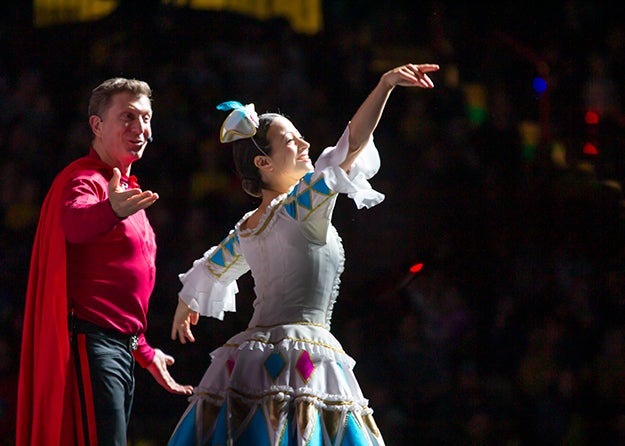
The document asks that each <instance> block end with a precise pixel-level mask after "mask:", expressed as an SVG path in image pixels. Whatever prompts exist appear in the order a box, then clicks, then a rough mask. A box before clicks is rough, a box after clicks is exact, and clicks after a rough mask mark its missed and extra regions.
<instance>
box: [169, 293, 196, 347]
mask: <svg viewBox="0 0 625 446" xmlns="http://www.w3.org/2000/svg"><path fill="white" fill-rule="evenodd" d="M199 318H200V315H199V313H198V312H197V311H193V310H192V309H191V308H189V306H188V305H187V304H186V303H185V302H184V301H183V300H182V299H180V298H178V306H177V307H176V313H175V314H174V321H173V323H172V325H171V339H172V340H174V341H175V340H176V338H179V339H180V343H181V344H186V343H187V339H188V340H189V341H190V342H195V338H194V337H193V333H192V332H191V325H197V322H198V320H199Z"/></svg>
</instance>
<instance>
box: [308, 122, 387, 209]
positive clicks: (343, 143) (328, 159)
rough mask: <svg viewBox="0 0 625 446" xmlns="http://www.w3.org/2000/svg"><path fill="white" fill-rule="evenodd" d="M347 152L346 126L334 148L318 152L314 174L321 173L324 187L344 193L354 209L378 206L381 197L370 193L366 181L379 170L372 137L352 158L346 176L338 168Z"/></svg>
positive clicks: (374, 192) (378, 159)
mask: <svg viewBox="0 0 625 446" xmlns="http://www.w3.org/2000/svg"><path fill="white" fill-rule="evenodd" d="M348 149H349V126H347V127H346V128H345V131H344V132H343V135H342V136H341V138H340V139H339V141H338V142H337V143H336V146H334V147H328V148H326V149H325V150H324V151H323V152H322V153H321V155H320V156H319V158H318V159H317V162H316V163H315V171H323V174H324V179H325V182H326V184H327V185H328V187H329V188H330V189H331V190H333V191H335V192H339V193H343V194H347V196H348V197H349V198H351V199H352V200H354V203H356V206H357V207H358V209H361V208H362V207H367V208H370V207H372V206H375V205H376V204H379V203H381V202H382V201H383V200H384V195H383V194H381V193H380V192H378V191H376V190H374V189H373V188H372V187H371V184H369V181H368V180H369V179H370V178H372V177H373V176H374V175H375V174H376V173H377V172H378V170H379V169H380V155H379V154H378V150H377V148H376V147H375V144H374V143H373V137H372V138H371V139H370V140H369V141H368V142H367V143H366V145H365V147H364V148H363V150H362V152H361V153H360V154H359V155H358V157H357V158H356V161H355V162H354V165H353V166H352V168H351V170H350V172H349V174H348V173H347V172H345V171H344V170H343V169H342V168H341V167H340V164H341V163H342V162H343V161H344V160H345V157H346V155H347V151H348Z"/></svg>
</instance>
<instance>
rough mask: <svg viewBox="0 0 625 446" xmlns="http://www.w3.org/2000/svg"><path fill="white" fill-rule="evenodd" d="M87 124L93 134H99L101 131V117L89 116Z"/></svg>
mask: <svg viewBox="0 0 625 446" xmlns="http://www.w3.org/2000/svg"><path fill="white" fill-rule="evenodd" d="M89 126H90V127H91V131H92V132H93V134H94V135H95V136H100V134H101V133H102V118H100V117H99V116H98V115H91V116H89Z"/></svg>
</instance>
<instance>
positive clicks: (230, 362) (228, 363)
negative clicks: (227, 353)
mask: <svg viewBox="0 0 625 446" xmlns="http://www.w3.org/2000/svg"><path fill="white" fill-rule="evenodd" d="M226 367H227V368H228V375H232V369H234V360H233V359H228V360H227V361H226Z"/></svg>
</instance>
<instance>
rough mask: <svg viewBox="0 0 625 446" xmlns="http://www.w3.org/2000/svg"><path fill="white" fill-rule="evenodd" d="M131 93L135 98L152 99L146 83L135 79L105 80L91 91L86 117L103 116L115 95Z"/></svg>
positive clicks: (115, 78) (116, 78) (118, 78)
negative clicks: (144, 97) (145, 97)
mask: <svg viewBox="0 0 625 446" xmlns="http://www.w3.org/2000/svg"><path fill="white" fill-rule="evenodd" d="M126 92H127V93H131V94H134V95H136V96H147V97H148V99H152V89H151V88H150V86H149V85H148V84H147V82H144V81H140V80H137V79H126V78H123V77H114V78H111V79H107V80H105V81H104V82H102V83H101V84H100V85H98V86H97V87H96V88H94V89H93V90H92V91H91V99H89V108H88V109H87V113H88V116H93V115H96V116H100V117H102V115H103V114H104V112H105V111H106V109H108V107H109V106H110V104H111V98H112V97H113V96H114V95H116V94H117V93H126Z"/></svg>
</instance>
